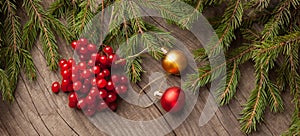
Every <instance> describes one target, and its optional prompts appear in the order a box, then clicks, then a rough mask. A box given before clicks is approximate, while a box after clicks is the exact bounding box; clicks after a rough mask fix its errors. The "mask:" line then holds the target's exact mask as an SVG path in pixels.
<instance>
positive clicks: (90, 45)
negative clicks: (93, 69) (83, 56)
mask: <svg viewBox="0 0 300 136" xmlns="http://www.w3.org/2000/svg"><path fill="white" fill-rule="evenodd" d="M87 49H88V50H89V52H96V51H97V46H96V45H95V44H91V43H90V44H88V45H87Z"/></svg>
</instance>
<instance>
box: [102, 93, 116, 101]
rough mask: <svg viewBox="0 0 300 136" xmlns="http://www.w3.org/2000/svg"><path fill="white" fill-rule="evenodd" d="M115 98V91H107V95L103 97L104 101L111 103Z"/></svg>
mask: <svg viewBox="0 0 300 136" xmlns="http://www.w3.org/2000/svg"><path fill="white" fill-rule="evenodd" d="M116 100H117V95H116V94H115V93H113V92H108V93H107V97H106V99H105V101H106V102H109V103H111V102H114V101H116Z"/></svg>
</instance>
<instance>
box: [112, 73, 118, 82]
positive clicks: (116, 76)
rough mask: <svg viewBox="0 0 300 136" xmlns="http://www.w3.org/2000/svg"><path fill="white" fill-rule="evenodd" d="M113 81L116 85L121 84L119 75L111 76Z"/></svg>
mask: <svg viewBox="0 0 300 136" xmlns="http://www.w3.org/2000/svg"><path fill="white" fill-rule="evenodd" d="M111 81H112V82H113V83H114V84H117V83H119V77H118V75H115V74H113V75H111Z"/></svg>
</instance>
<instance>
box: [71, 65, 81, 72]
mask: <svg viewBox="0 0 300 136" xmlns="http://www.w3.org/2000/svg"><path fill="white" fill-rule="evenodd" d="M71 71H72V74H74V73H76V74H77V72H78V71H79V69H78V67H77V66H76V65H73V66H72V68H71Z"/></svg>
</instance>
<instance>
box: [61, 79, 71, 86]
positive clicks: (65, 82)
mask: <svg viewBox="0 0 300 136" xmlns="http://www.w3.org/2000/svg"><path fill="white" fill-rule="evenodd" d="M70 83H71V81H70V80H69V79H63V80H62V81H61V86H68V85H69V84H70Z"/></svg>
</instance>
